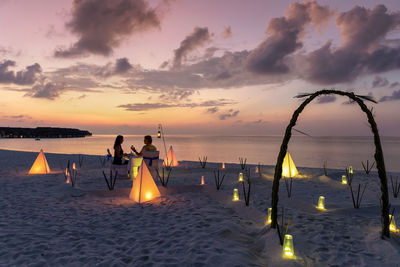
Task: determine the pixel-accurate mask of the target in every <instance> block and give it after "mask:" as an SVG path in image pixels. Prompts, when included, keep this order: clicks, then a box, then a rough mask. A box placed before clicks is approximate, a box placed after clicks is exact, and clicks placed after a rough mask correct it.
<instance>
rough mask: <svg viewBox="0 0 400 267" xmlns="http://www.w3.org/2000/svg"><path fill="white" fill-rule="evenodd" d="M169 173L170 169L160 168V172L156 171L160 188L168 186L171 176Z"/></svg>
mask: <svg viewBox="0 0 400 267" xmlns="http://www.w3.org/2000/svg"><path fill="white" fill-rule="evenodd" d="M171 171H172V168H171V167H170V168H162V172H159V171H158V170H157V177H158V180H159V181H160V183H161V185H162V186H164V187H167V186H168V182H169V177H170V175H171Z"/></svg>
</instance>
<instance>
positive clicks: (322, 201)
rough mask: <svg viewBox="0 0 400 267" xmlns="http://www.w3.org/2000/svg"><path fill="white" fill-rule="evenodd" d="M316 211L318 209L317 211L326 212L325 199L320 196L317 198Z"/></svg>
mask: <svg viewBox="0 0 400 267" xmlns="http://www.w3.org/2000/svg"><path fill="white" fill-rule="evenodd" d="M317 209H319V210H326V209H325V197H323V196H320V197H319V199H318V206H317Z"/></svg>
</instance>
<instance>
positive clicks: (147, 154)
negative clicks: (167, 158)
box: [143, 151, 160, 177]
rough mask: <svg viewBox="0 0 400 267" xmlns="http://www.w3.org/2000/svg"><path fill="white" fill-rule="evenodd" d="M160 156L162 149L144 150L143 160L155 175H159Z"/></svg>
mask: <svg viewBox="0 0 400 267" xmlns="http://www.w3.org/2000/svg"><path fill="white" fill-rule="evenodd" d="M159 158H160V151H143V160H144V162H145V163H146V165H147V168H148V169H149V171H150V173H151V175H152V176H153V177H157V170H158V160H159Z"/></svg>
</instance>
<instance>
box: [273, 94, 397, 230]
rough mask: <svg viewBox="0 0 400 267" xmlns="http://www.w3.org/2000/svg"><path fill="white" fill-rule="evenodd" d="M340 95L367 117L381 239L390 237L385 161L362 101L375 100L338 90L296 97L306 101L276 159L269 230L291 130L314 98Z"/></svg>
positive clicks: (274, 224) (288, 130)
mask: <svg viewBox="0 0 400 267" xmlns="http://www.w3.org/2000/svg"><path fill="white" fill-rule="evenodd" d="M331 94H334V95H340V96H347V97H348V98H349V99H350V101H354V102H355V103H357V104H358V105H359V106H360V108H361V110H362V111H363V112H364V113H365V114H366V115H367V118H368V122H369V124H370V126H371V130H372V133H373V135H374V144H375V155H374V157H375V161H376V167H377V169H378V175H379V179H380V182H381V194H382V196H381V222H382V237H384V236H386V237H390V231H389V208H390V206H389V192H388V185H387V177H386V169H385V160H384V158H383V150H382V145H381V140H380V137H379V132H378V126H377V125H376V122H375V119H374V116H373V114H372V109H371V110H370V109H369V108H368V107H367V105H365V103H364V101H363V100H367V101H371V102H374V103H377V102H376V101H375V100H373V99H372V98H370V97H368V96H360V95H355V94H354V93H353V92H343V91H338V90H327V89H324V90H320V91H317V92H315V93H312V94H302V95H299V96H297V98H303V97H307V99H306V100H304V102H303V103H302V104H301V105H300V106H299V107H298V108H297V109H296V111H295V112H294V113H293V115H292V119H291V120H290V122H289V125H288V126H287V128H286V132H285V136H284V138H283V141H282V145H281V150H280V152H279V155H278V159H277V162H276V165H275V175H274V182H273V185H272V199H271V207H272V213H271V228H276V227H277V222H278V200H279V196H278V193H279V181H280V179H281V178H282V163H283V159H284V157H285V155H286V151H287V147H288V144H289V141H290V138H291V136H292V128H293V127H294V126H295V125H296V122H297V119H298V117H299V115H300V113H301V112H302V111H303V110H304V108H305V107H306V106H307V105H308V104H309V103H310V102H311V101H313V100H314V99H315V98H316V97H318V96H321V95H331Z"/></svg>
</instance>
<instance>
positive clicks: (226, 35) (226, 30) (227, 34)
mask: <svg viewBox="0 0 400 267" xmlns="http://www.w3.org/2000/svg"><path fill="white" fill-rule="evenodd" d="M222 37H223V38H224V39H228V38H231V37H232V28H231V26H226V27H225V28H224V32H223V33H222Z"/></svg>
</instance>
